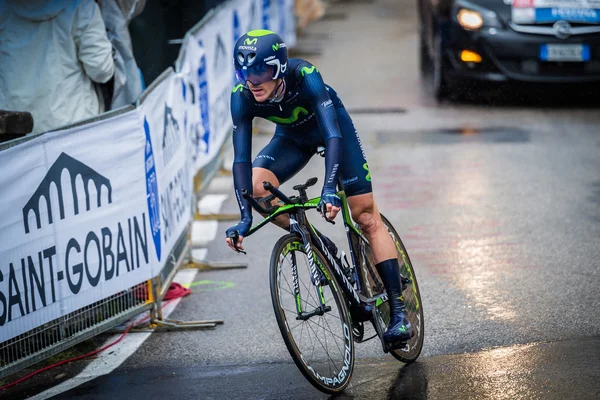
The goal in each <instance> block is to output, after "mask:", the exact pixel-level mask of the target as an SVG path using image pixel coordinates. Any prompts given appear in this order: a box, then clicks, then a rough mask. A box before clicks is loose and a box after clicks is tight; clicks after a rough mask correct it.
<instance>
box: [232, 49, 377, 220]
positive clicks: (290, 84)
mask: <svg viewBox="0 0 600 400" xmlns="http://www.w3.org/2000/svg"><path fill="white" fill-rule="evenodd" d="M287 68H288V72H287V75H286V77H285V92H284V94H283V97H282V98H281V100H280V101H268V100H267V101H265V102H262V103H260V102H257V101H256V100H255V99H254V96H253V95H252V92H251V91H250V90H249V89H248V88H245V87H244V86H243V85H241V84H239V85H237V86H236V87H234V89H233V92H232V94H231V115H232V119H233V146H234V165H233V174H234V186H235V192H236V196H237V199H238V203H239V206H240V211H241V213H242V219H243V220H244V219H246V220H247V219H251V209H250V206H249V204H248V203H247V202H246V201H245V200H244V199H243V198H242V197H241V190H242V189H246V190H248V192H250V193H252V190H251V189H252V172H251V171H252V164H251V152H252V147H251V143H252V120H253V119H254V117H260V118H264V119H267V120H269V121H272V122H274V123H275V124H277V128H276V131H275V137H274V138H273V140H272V141H271V143H270V144H269V145H268V146H267V147H266V148H265V149H263V151H261V154H260V155H259V158H260V159H257V161H258V163H259V164H260V165H256V164H257V162H256V161H255V165H254V166H261V167H265V168H268V169H270V170H271V171H273V172H274V174H275V175H276V176H277V178H278V179H279V181H280V183H283V181H285V180H287V179H288V178H289V177H290V176H291V175H293V174H294V173H295V172H297V170H298V169H299V168H301V167H302V166H304V165H305V164H306V162H308V159H310V157H311V156H312V154H314V153H315V151H316V149H317V147H318V146H325V148H326V150H325V182H324V185H323V191H322V195H324V194H331V193H335V191H336V184H337V176H338V174H339V173H340V169H345V170H346V173H345V174H344V173H343V172H342V173H343V175H342V176H341V177H342V178H344V175H346V177H348V178H350V179H351V180H352V182H358V181H359V179H358V178H355V177H351V176H350V175H349V174H350V171H351V170H353V171H352V172H353V174H354V175H356V176H358V175H357V174H358V172H356V170H357V169H363V168H364V169H365V170H367V172H368V168H367V167H366V159H365V157H364V154H361V155H362V157H361V156H358V157H359V161H360V160H363V161H362V162H360V163H359V164H356V163H354V164H356V167H355V166H351V165H349V164H348V163H343V165H341V163H342V162H343V161H344V160H342V153H344V154H345V155H346V156H347V157H348V158H349V159H352V158H353V157H354V154H355V153H357V152H360V153H362V146H361V145H360V140H359V139H358V135H357V134H356V135H352V133H355V129H354V125H353V124H352V121H351V120H350V117H349V115H348V114H347V112H346V110H345V109H344V106H343V104H342V102H341V100H340V99H339V97H338V96H337V93H335V91H334V90H333V88H331V87H330V86H328V85H326V84H325V82H324V81H323V79H322V77H321V74H320V73H319V71H318V69H317V68H316V67H315V66H314V65H312V64H311V63H309V62H308V61H305V60H302V59H297V58H290V59H289V60H288V65H287ZM340 127H342V131H346V133H344V141H342V131H341V130H340ZM348 131H350V132H348ZM276 149H278V151H277V150H276ZM284 150H285V152H286V157H285V160H282V161H279V162H275V158H276V157H277V156H280V155H281V153H282V152H283V151H284ZM354 158H356V157H354ZM346 164H348V165H346ZM344 167H345V168H344ZM354 175H353V176H354ZM362 182H366V181H365V180H364V179H363V180H362ZM366 183H367V184H368V187H364V186H365V185H363V188H362V189H361V191H362V192H370V191H371V187H370V178H369V180H368V182H366ZM357 193H358V192H357Z"/></svg>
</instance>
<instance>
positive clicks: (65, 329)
mask: <svg viewBox="0 0 600 400" xmlns="http://www.w3.org/2000/svg"><path fill="white" fill-rule="evenodd" d="M149 289H151V284H150V281H147V282H144V283H140V284H138V285H135V286H133V287H131V288H129V289H127V290H125V291H123V292H121V293H118V294H115V295H113V296H110V297H107V298H105V299H102V300H100V301H98V302H96V303H93V304H90V305H89V306H86V307H83V308H80V309H79V310H76V311H74V312H72V313H70V314H67V315H65V316H63V317H61V318H57V319H55V320H53V321H50V322H48V323H46V324H44V325H42V326H38V327H37V328H34V329H32V330H30V331H28V332H25V333H23V334H21V335H19V336H16V337H14V338H12V339H9V340H7V341H6V342H3V343H0V378H4V377H6V376H8V375H10V374H13V373H15V372H17V371H19V370H21V369H23V368H26V367H28V366H30V365H32V364H35V363H37V362H39V361H42V360H43V359H45V358H48V357H51V356H53V355H56V354H58V353H60V352H62V351H64V350H66V349H68V348H69V347H72V346H74V345H76V344H78V343H81V342H83V341H84V340H87V339H90V338H92V337H94V336H96V335H98V334H100V333H102V332H104V331H106V330H108V329H110V328H112V327H114V326H116V325H119V324H121V323H123V322H125V321H127V320H128V319H130V318H132V317H134V316H136V315H138V314H139V313H141V312H144V311H146V310H149V309H151V308H152V307H153V299H152V291H151V290H149Z"/></svg>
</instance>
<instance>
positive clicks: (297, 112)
mask: <svg viewBox="0 0 600 400" xmlns="http://www.w3.org/2000/svg"><path fill="white" fill-rule="evenodd" d="M300 113H302V114H304V115H308V114H309V112H308V110H307V109H306V108H304V107H296V108H294V110H293V111H292V115H290V116H289V117H288V118H280V117H268V118H267V119H268V120H269V121H271V122H275V123H276V124H293V123H294V122H296V121H298V117H299V116H300Z"/></svg>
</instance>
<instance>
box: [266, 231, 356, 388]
mask: <svg viewBox="0 0 600 400" xmlns="http://www.w3.org/2000/svg"><path fill="white" fill-rule="evenodd" d="M311 250H312V252H313V257H315V258H316V260H318V262H319V263H320V264H321V265H322V266H323V267H324V269H325V272H326V274H325V276H326V279H328V285H326V286H324V287H323V289H324V290H325V288H329V292H330V293H331V295H332V297H333V299H334V300H335V305H336V306H337V310H338V315H339V320H340V322H341V330H342V332H343V342H344V347H343V349H344V350H343V352H344V354H343V367H342V368H340V370H339V372H334V373H333V374H332V376H324V375H322V374H321V373H319V372H318V370H317V369H316V362H315V364H313V365H311V364H309V361H307V357H308V355H304V354H303V353H302V351H301V350H300V348H299V346H298V343H297V339H298V338H297V337H295V336H294V334H293V333H292V330H294V329H295V328H297V327H298V325H296V327H294V328H290V324H289V323H290V321H289V320H288V317H286V310H285V308H284V305H283V303H282V300H281V298H282V296H281V294H282V293H281V292H282V291H281V285H280V284H281V283H283V279H282V278H281V275H282V268H283V260H284V259H285V258H286V256H287V255H288V254H289V253H291V252H292V251H294V252H299V253H301V254H303V255H304V256H305V257H306V249H305V247H304V244H303V243H302V240H301V238H300V237H299V236H298V235H296V234H287V235H285V236H283V237H281V238H280V239H279V240H278V241H277V243H276V244H275V246H274V248H273V252H272V254H271V261H270V273H269V275H270V285H271V299H272V302H273V310H274V313H275V317H276V319H277V325H278V326H279V330H280V332H281V336H282V337H283V340H284V342H285V345H286V347H287V349H288V351H289V353H290V355H291V356H292V359H293V360H294V363H295V364H296V366H297V367H298V369H299V370H300V372H301V373H302V374H303V375H304V377H305V378H306V379H307V380H308V381H309V382H310V383H311V384H312V385H313V386H314V387H315V388H317V389H318V390H320V391H322V392H324V393H327V394H335V393H339V392H342V391H343V390H344V389H345V388H346V387H347V386H348V384H349V383H350V380H351V378H352V373H353V370H354V340H353V337H352V323H351V319H350V314H349V312H348V309H347V307H346V300H345V297H344V294H343V293H342V292H341V289H340V288H339V286H338V285H337V284H336V283H335V282H334V281H333V277H334V275H333V272H332V270H331V267H330V266H329V263H328V262H327V260H326V259H325V257H324V256H323V255H322V254H321V253H320V252H319V251H318V250H317V249H316V248H315V247H314V246H313V247H312V249H311ZM307 264H308V263H307ZM288 285H289V282H288ZM308 285H312V283H310V282H309V284H308ZM305 288H306V286H305ZM290 289H291V288H290ZM310 289H314V286H310V287H309V290H310ZM290 294H292V296H293V293H291V291H290ZM329 303H331V302H329ZM329 303H328V305H331V306H333V304H329ZM303 310H304V309H303ZM290 311H291V310H290ZM294 312H295V310H294ZM294 312H291V313H290V314H291V315H294V314H293V313H294ZM327 314H328V313H325V315H323V316H322V317H326V316H327ZM296 315H297V314H296ZM312 318H314V317H311V318H310V319H309V320H308V321H310V320H311V319H312ZM294 321H296V319H294ZM308 321H303V322H308ZM303 322H301V323H303ZM325 322H326V323H324V324H323V325H325V324H327V325H328V326H329V324H328V323H327V321H325ZM301 323H300V324H301ZM303 328H304V327H303ZM303 328H302V329H303ZM324 329H325V328H324ZM307 332H308V330H307ZM300 336H302V333H300ZM301 339H302V338H300V340H301ZM320 344H321V347H324V348H326V346H327V341H326V342H325V346H323V343H322V342H320ZM337 349H338V350H340V351H341V349H340V348H339V345H338V346H337ZM313 351H314V348H313ZM328 356H329V355H328ZM330 360H331V358H330ZM328 362H329V361H328ZM334 366H335V364H334Z"/></svg>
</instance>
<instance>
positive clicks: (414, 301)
mask: <svg viewBox="0 0 600 400" xmlns="http://www.w3.org/2000/svg"><path fill="white" fill-rule="evenodd" d="M381 219H382V220H383V224H384V225H385V228H386V229H387V231H388V233H389V234H390V236H391V237H392V240H393V241H394V245H395V246H396V251H397V253H398V263H399V265H400V274H401V275H402V276H403V277H406V278H408V279H410V283H409V284H407V285H406V286H405V288H404V290H403V291H402V296H403V297H404V304H405V306H406V314H407V317H408V319H409V320H410V322H411V324H412V326H413V327H414V329H415V335H414V336H413V337H412V338H411V339H410V340H409V341H408V342H407V343H406V346H405V347H403V348H401V349H396V350H390V353H391V354H392V356H394V357H395V358H396V359H398V360H400V361H402V362H405V363H411V362H413V361H415V360H416V359H417V358H418V357H419V355H420V354H421V350H422V348H423V339H424V333H425V331H424V329H425V321H424V317H423V303H422V301H421V294H420V292H419V285H418V283H417V277H416V275H415V271H414V269H413V266H412V263H411V261H410V258H409V257H408V252H407V251H406V248H405V247H404V244H403V243H402V240H401V239H400V235H398V232H396V229H395V228H394V226H393V225H392V224H391V222H390V221H389V220H388V219H387V218H386V217H384V216H383V215H381ZM361 256H362V257H361V258H362V262H363V263H364V265H363V266H361V270H362V271H363V272H362V273H363V282H366V283H367V285H366V287H364V288H363V291H364V292H365V293H364V294H365V296H367V297H371V296H374V295H376V294H378V293H381V292H382V291H383V290H385V289H384V287H383V282H382V281H381V278H380V277H379V274H378V273H377V270H376V268H375V259H374V257H373V253H372V251H371V248H370V246H369V245H368V244H366V243H364V242H361ZM366 271H368V273H366ZM377 308H378V311H379V313H378V314H379V316H380V320H379V321H375V322H374V323H378V324H379V325H380V326H379V328H380V329H381V330H382V331H385V329H386V328H387V325H388V323H389V322H390V308H389V304H388V302H387V301H386V302H384V303H382V304H379V305H378V306H377Z"/></svg>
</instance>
